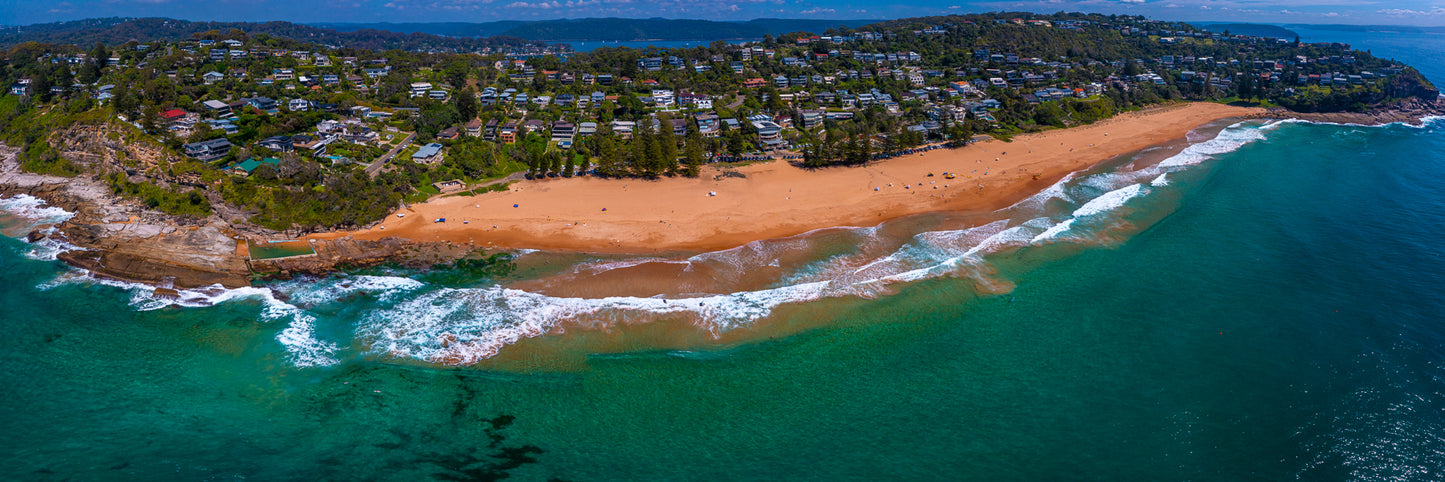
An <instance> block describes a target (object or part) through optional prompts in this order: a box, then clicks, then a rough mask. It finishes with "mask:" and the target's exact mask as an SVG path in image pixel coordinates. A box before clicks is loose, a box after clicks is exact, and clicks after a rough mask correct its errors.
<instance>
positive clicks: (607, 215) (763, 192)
mask: <svg viewBox="0 0 1445 482" xmlns="http://www.w3.org/2000/svg"><path fill="white" fill-rule="evenodd" d="M1262 112H1263V110H1262V109H1254V108H1244V107H1233V106H1227V105H1222V104H1215V103H1203V102H1196V103H1188V104H1176V105H1170V106H1164V107H1158V108H1153V109H1149V110H1144V111H1139V112H1132V113H1127V114H1123V115H1119V116H1116V117H1114V118H1111V119H1108V120H1105V121H1102V122H1099V123H1096V124H1093V125H1088V126H1081V127H1074V128H1069V129H1059V130H1052V131H1046V132H1041V133H1036V134H1028V135H1021V136H1016V137H1014V138H1013V141H1012V142H1003V141H998V140H987V141H983V142H978V143H975V144H972V145H970V146H968V147H964V148H960V149H939V150H934V151H929V152H926V153H922V154H913V155H907V156H902V157H897V158H893V159H888V160H885V161H879V162H874V163H871V164H869V165H866V166H861V167H836V168H827V169H820V170H805V169H801V168H798V167H794V166H793V165H791V164H789V163H788V162H784V161H773V162H768V163H763V164H754V165H748V166H743V167H738V168H730V169H723V168H719V167H717V166H710V167H707V168H705V169H704V170H703V172H702V175H701V176H699V177H697V178H692V179H688V178H663V179H660V180H655V181H648V180H641V179H595V178H570V179H547V180H539V181H523V182H518V183H515V184H513V185H512V186H511V190H509V191H507V192H499V193H489V194H485V195H480V196H453V197H441V198H436V199H433V200H431V201H428V202H425V203H422V204H417V205H413V206H409V207H408V208H407V209H403V210H402V211H400V212H399V213H400V214H403V215H404V216H402V217H397V216H396V215H392V216H388V217H387V219H386V220H385V221H384V222H383V223H381V224H380V225H377V226H373V227H372V228H370V229H367V230H360V231H352V232H336V233H323V234H317V235H313V237H315V238H335V237H341V236H348V235H349V236H355V237H357V238H361V239H378V238H384V237H387V236H399V237H402V238H408V239H413V240H417V241H451V242H454V243H463V244H474V245H476V246H479V247H487V248H531V249H544V250H559V251H585V252H603V253H651V252H658V251H672V250H698V251H702V250H715V249H725V248H730V247H734V246H738V245H741V244H745V243H747V242H749V241H753V240H759V239H769V238H777V237H785V236H792V235H796V234H800V233H804V232H808V231H811V230H815V229H821V228H827V227H834V226H872V225H876V224H878V223H880V222H882V221H885V220H888V219H891V218H896V217H899V216H907V215H913V214H919V213H926V212H934V211H974V212H981V211H992V210H996V209H1000V208H1003V207H1007V206H1009V205H1011V204H1014V203H1016V202H1018V201H1020V200H1022V199H1024V198H1027V197H1028V196H1030V195H1032V194H1034V193H1036V192H1038V191H1039V190H1042V189H1044V188H1046V187H1048V186H1049V185H1051V184H1053V183H1054V182H1056V181H1058V180H1059V179H1061V178H1062V177H1064V176H1065V175H1067V174H1069V173H1071V172H1075V171H1078V170H1081V169H1086V168H1088V167H1090V166H1093V165H1095V164H1097V163H1099V162H1102V161H1105V160H1108V159H1111V158H1114V157H1116V156H1119V155H1122V154H1128V153H1133V152H1137V151H1140V150H1143V149H1145V148H1148V147H1151V146H1155V145H1160V144H1164V143H1168V142H1171V141H1176V140H1181V139H1183V138H1184V137H1185V135H1186V134H1187V133H1188V132H1189V131H1190V130H1192V129H1195V128H1197V127H1200V126H1202V125H1205V124H1208V123H1210V122H1213V121H1216V120H1219V119H1225V118H1233V117H1245V116H1251V115H1256V114H1259V113H1262ZM724 170H727V171H734V172H736V173H737V174H741V177H739V176H737V175H723V173H724ZM945 172H951V173H954V174H955V178H954V179H946V178H945V176H944V173H945ZM930 173H932V174H934V176H932V177H929V174H930ZM905 186H908V187H907V188H905ZM709 193H715V195H709ZM436 218H446V222H445V223H436V222H434V220H435V219H436Z"/></svg>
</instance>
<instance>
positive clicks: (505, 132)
mask: <svg viewBox="0 0 1445 482" xmlns="http://www.w3.org/2000/svg"><path fill="white" fill-rule="evenodd" d="M497 139H499V140H501V141H502V142H503V143H506V144H511V143H514V142H517V123H515V122H507V123H506V124H502V130H501V133H499V134H497Z"/></svg>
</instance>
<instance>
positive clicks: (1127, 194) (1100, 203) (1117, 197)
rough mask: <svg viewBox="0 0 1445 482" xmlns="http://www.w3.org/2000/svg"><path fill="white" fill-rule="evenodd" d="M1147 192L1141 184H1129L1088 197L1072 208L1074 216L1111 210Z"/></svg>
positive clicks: (1078, 216) (1080, 216)
mask: <svg viewBox="0 0 1445 482" xmlns="http://www.w3.org/2000/svg"><path fill="white" fill-rule="evenodd" d="M1148 193H1149V189H1148V188H1146V187H1144V185H1143V184H1130V185H1128V186H1124V187H1122V188H1119V189H1115V190H1113V191H1109V192H1107V193H1104V195H1103V196H1099V197H1096V198H1094V199H1090V200H1089V202H1087V203H1084V205H1083V206H1079V209H1075V210H1074V217H1075V218H1082V217H1084V216H1093V215H1095V214H1099V213H1102V212H1106V211H1113V210H1115V209H1119V208H1120V207H1123V206H1124V203H1126V202H1128V201H1129V200H1130V199H1133V198H1136V197H1139V196H1142V195H1145V194H1148Z"/></svg>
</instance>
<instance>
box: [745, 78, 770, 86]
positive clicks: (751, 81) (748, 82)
mask: <svg viewBox="0 0 1445 482" xmlns="http://www.w3.org/2000/svg"><path fill="white" fill-rule="evenodd" d="M764 85H768V81H766V80H763V79H762V78H761V77H754V78H751V79H748V80H744V81H743V88H745V89H757V88H760V87H762V86H764Z"/></svg>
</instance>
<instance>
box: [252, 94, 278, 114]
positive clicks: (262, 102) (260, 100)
mask: <svg viewBox="0 0 1445 482" xmlns="http://www.w3.org/2000/svg"><path fill="white" fill-rule="evenodd" d="M246 104H247V105H250V106H251V107H255V108H256V109H259V110H263V111H266V112H271V111H274V110H276V101H274V100H271V99H270V98H268V97H252V98H250V99H246Z"/></svg>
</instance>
